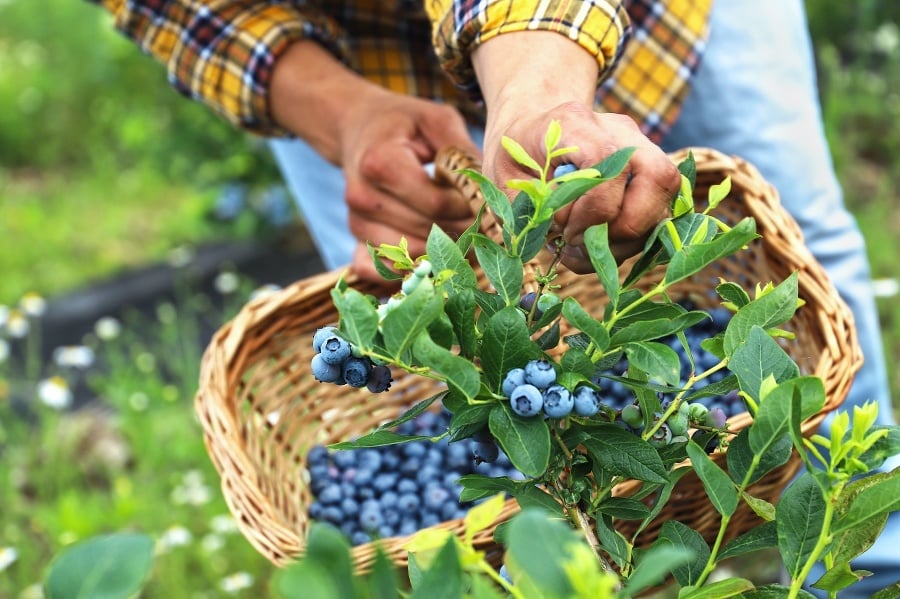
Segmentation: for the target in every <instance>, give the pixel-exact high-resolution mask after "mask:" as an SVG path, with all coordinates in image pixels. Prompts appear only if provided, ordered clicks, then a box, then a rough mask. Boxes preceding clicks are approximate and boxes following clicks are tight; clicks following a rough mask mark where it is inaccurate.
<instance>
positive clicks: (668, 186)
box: [483, 102, 681, 273]
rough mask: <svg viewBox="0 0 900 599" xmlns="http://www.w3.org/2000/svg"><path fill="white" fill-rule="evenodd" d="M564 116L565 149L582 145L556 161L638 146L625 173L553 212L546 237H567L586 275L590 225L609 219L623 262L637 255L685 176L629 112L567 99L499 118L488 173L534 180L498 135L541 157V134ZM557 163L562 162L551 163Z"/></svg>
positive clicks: (581, 161)
mask: <svg viewBox="0 0 900 599" xmlns="http://www.w3.org/2000/svg"><path fill="white" fill-rule="evenodd" d="M554 119H555V120H557V121H559V122H560V125H561V129H562V139H561V141H560V147H571V146H574V147H577V148H578V151H576V152H573V153H571V154H566V155H565V157H564V158H559V159H558V160H559V161H560V162H561V161H563V160H564V161H565V162H568V163H572V164H574V165H575V166H577V167H579V168H587V167H590V166H593V165H595V164H597V163H598V162H600V161H601V160H603V159H604V158H606V157H607V156H609V155H610V154H612V153H613V152H615V151H616V150H620V149H622V148H626V147H634V148H635V152H634V153H633V154H632V156H631V159H630V161H629V163H628V165H627V166H626V168H625V171H624V172H623V173H622V174H621V175H620V176H619V177H617V178H615V179H613V180H612V181H608V182H606V183H602V184H600V185H598V186H597V187H595V188H594V189H592V190H590V191H589V192H588V193H586V194H585V195H584V196H582V197H581V198H579V199H578V200H577V201H575V202H574V203H572V204H570V205H569V206H566V207H565V208H564V209H562V210H561V211H560V212H559V213H558V214H557V215H556V217H555V220H554V223H553V225H552V226H551V228H550V233H549V236H548V240H552V239H554V238H557V237H562V239H563V241H564V242H565V245H564V247H563V249H562V262H563V264H565V265H566V266H567V267H568V268H570V269H571V270H573V271H574V272H579V273H585V272H590V271H592V270H593V266H592V265H591V262H590V260H589V258H588V256H587V252H586V251H585V249H584V232H585V230H586V229H587V228H588V227H590V226H592V225H595V224H598V223H607V224H608V225H609V242H610V250H611V251H612V253H613V255H614V256H615V257H616V259H617V260H619V261H621V260H624V259H625V258H628V257H630V256H632V255H634V254H636V253H638V252H639V251H640V250H641V248H642V247H643V244H644V241H645V240H646V238H647V236H648V235H649V234H650V232H651V231H652V230H653V228H654V227H655V226H656V225H657V224H658V223H659V222H660V221H661V220H663V219H664V218H666V217H667V216H669V215H670V206H671V201H672V198H673V197H674V196H675V194H676V193H677V191H678V188H679V186H680V183H681V177H680V175H679V173H678V169H677V167H676V166H675V164H674V163H673V162H672V161H671V160H669V158H668V156H666V154H665V153H664V152H663V151H662V150H661V149H660V148H659V147H658V146H657V145H656V144H654V143H653V142H651V141H650V140H649V139H648V138H647V137H646V136H644V135H643V134H642V133H641V131H640V129H639V128H638V127H637V125H636V124H635V123H634V121H633V120H632V119H631V118H629V117H627V116H624V115H619V114H609V113H596V112H594V111H593V110H591V109H590V108H588V107H586V106H584V105H583V104H580V103H577V102H569V103H564V104H561V105H559V106H556V107H553V108H551V109H550V110H546V111H538V112H536V113H534V114H531V115H528V116H527V117H523V115H522V114H521V113H519V114H518V115H517V116H516V118H515V119H511V120H509V121H503V120H502V119H500V120H498V121H495V123H497V122H499V123H504V122H505V123H507V124H504V125H502V126H500V125H497V126H495V128H494V129H492V130H489V131H488V133H487V135H486V141H485V155H484V165H483V172H484V174H485V175H486V176H487V177H489V178H491V179H492V180H493V181H496V182H501V183H502V182H505V181H508V180H509V179H513V178H518V179H521V178H532V177H534V176H535V173H533V172H531V171H530V170H528V169H527V168H526V167H523V166H522V165H521V164H519V163H517V162H515V161H514V160H513V159H512V158H511V157H510V156H509V155H508V154H507V153H506V152H505V151H504V150H503V149H502V147H501V145H500V138H501V137H502V136H507V137H510V138H512V139H514V140H516V141H517V142H519V144H521V145H522V146H523V147H524V149H525V151H526V152H528V154H529V155H531V156H533V157H535V158H536V159H537V160H538V162H539V163H543V160H544V157H545V154H546V152H545V149H544V148H545V146H544V132H545V131H546V130H547V126H548V125H549V123H550V121H551V120H554ZM553 165H554V166H558V164H556V163H553Z"/></svg>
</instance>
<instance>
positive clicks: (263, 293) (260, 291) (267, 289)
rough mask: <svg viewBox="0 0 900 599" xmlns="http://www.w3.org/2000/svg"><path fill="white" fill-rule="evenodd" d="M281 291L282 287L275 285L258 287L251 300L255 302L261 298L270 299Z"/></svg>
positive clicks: (251, 295)
mask: <svg viewBox="0 0 900 599" xmlns="http://www.w3.org/2000/svg"><path fill="white" fill-rule="evenodd" d="M278 291H281V287H279V286H278V285H274V284H269V285H263V286H262V287H257V288H256V289H255V290H254V291H253V292H252V293H251V294H250V299H251V300H255V299H257V298H260V297H268V296H270V295H272V294H273V293H276V292H278Z"/></svg>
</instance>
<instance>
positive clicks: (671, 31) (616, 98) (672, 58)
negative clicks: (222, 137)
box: [89, 0, 712, 141]
mask: <svg viewBox="0 0 900 599" xmlns="http://www.w3.org/2000/svg"><path fill="white" fill-rule="evenodd" d="M89 1H91V2H96V3H100V4H102V5H103V6H104V7H105V8H106V9H107V10H109V11H110V12H111V13H112V14H113V15H114V16H115V22H116V26H117V27H118V28H119V29H120V30H121V31H122V32H124V33H125V34H126V35H127V36H128V37H130V38H132V39H133V40H135V41H136V42H137V43H138V44H139V45H140V47H141V48H142V49H143V51H145V52H147V53H149V54H151V55H153V56H154V57H156V58H157V59H158V60H159V61H160V62H162V63H163V64H165V65H166V68H167V71H168V75H169V80H170V82H171V83H172V85H173V86H174V87H175V88H176V89H177V90H178V91H180V92H181V93H183V94H185V95H187V96H190V97H192V98H194V99H197V100H200V101H202V102H204V103H206V104H207V105H209V106H210V107H212V108H213V109H214V110H216V111H217V112H218V113H220V114H222V115H223V116H225V117H226V118H227V119H228V120H229V121H231V122H232V123H234V124H235V125H238V126H240V127H243V128H245V129H248V130H250V131H253V132H256V133H260V134H264V135H286V134H287V132H285V131H283V130H282V129H280V128H279V127H278V125H277V124H276V123H275V122H273V120H272V117H271V114H270V112H269V109H268V87H269V82H270V80H271V78H272V68H273V65H274V64H275V60H276V59H277V58H278V56H279V55H280V54H281V52H283V51H284V50H285V49H286V48H287V47H288V45H290V44H291V43H292V42H294V41H297V40H300V39H310V40H314V41H316V42H318V43H320V44H321V45H322V46H323V47H325V48H327V49H328V50H329V51H330V52H331V53H333V54H334V55H335V56H336V57H338V58H339V59H340V60H341V61H342V62H344V63H345V64H346V65H347V66H348V67H350V68H351V69H353V70H354V71H356V72H358V73H359V74H361V75H362V76H363V77H365V78H366V79H368V80H370V81H373V82H376V83H378V84H380V85H382V86H384V87H386V88H388V89H391V90H394V91H397V92H402V93H406V94H412V95H416V96H420V97H425V98H432V99H436V100H441V101H444V102H448V103H451V104H454V105H456V106H457V107H459V108H460V110H461V111H462V112H463V113H464V114H466V115H467V116H468V117H469V118H470V119H472V120H480V119H482V118H483V115H482V107H481V106H480V105H479V104H478V98H479V90H478V84H477V81H476V80H475V76H474V71H473V68H472V64H471V62H470V60H469V56H470V55H471V53H472V51H473V50H474V49H475V48H476V47H477V46H478V44H480V43H482V42H484V41H487V40H489V39H491V38H492V37H494V36H496V35H502V34H503V33H505V32H512V31H523V30H534V29H539V30H549V31H556V32H559V33H561V34H563V35H566V36H567V37H569V38H570V39H572V40H574V41H576V42H577V43H578V44H579V45H581V47H582V48H584V49H585V50H587V51H588V52H590V53H591V55H593V56H594V57H595V58H596V60H597V63H598V65H599V67H600V73H601V77H600V82H599V85H598V90H597V106H596V108H597V109H598V110H603V111H609V112H622V113H625V114H629V115H631V116H632V117H633V118H634V119H635V120H636V121H637V122H638V123H639V124H641V125H642V128H643V130H644V132H645V133H646V134H647V135H649V136H650V137H651V138H652V139H655V140H657V141H659V140H660V139H661V138H662V136H663V135H664V134H665V133H666V132H667V131H668V129H669V128H670V127H671V125H672V123H673V122H674V120H675V118H676V117H677V114H678V109H679V107H680V105H681V101H682V100H683V98H684V96H685V94H686V93H687V83H688V80H689V79H690V77H691V75H692V73H693V72H694V70H695V69H696V67H697V65H698V63H699V59H700V55H701V53H702V50H703V46H704V42H705V39H706V33H707V18H708V13H709V10H710V5H711V3H712V0H581V1H579V0H521V1H517V2H512V1H511V0H505V1H503V0H492V1H484V0H479V1H475V0H426V1H425V2H422V1H421V0H418V1H417V0H322V1H312V0H306V1H303V0H89Z"/></svg>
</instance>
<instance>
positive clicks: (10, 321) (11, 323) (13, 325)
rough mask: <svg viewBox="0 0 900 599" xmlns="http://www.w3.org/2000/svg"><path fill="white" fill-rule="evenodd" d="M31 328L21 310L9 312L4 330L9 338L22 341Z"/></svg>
mask: <svg viewBox="0 0 900 599" xmlns="http://www.w3.org/2000/svg"><path fill="white" fill-rule="evenodd" d="M30 329H31V326H30V325H29V324H28V318H27V317H26V316H25V314H24V313H23V312H22V311H21V310H10V311H9V314H8V315H7V318H6V330H7V331H8V332H9V336H10V337H14V338H16V339H22V338H23V337H25V336H26V335H28V331H29V330H30Z"/></svg>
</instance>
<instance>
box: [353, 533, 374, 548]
mask: <svg viewBox="0 0 900 599" xmlns="http://www.w3.org/2000/svg"><path fill="white" fill-rule="evenodd" d="M371 540H372V537H371V536H369V533H367V532H365V531H362V530H359V531H357V532H355V533H353V536H351V537H350V543H351V544H353V545H365V544H366V543H369V542H371Z"/></svg>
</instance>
